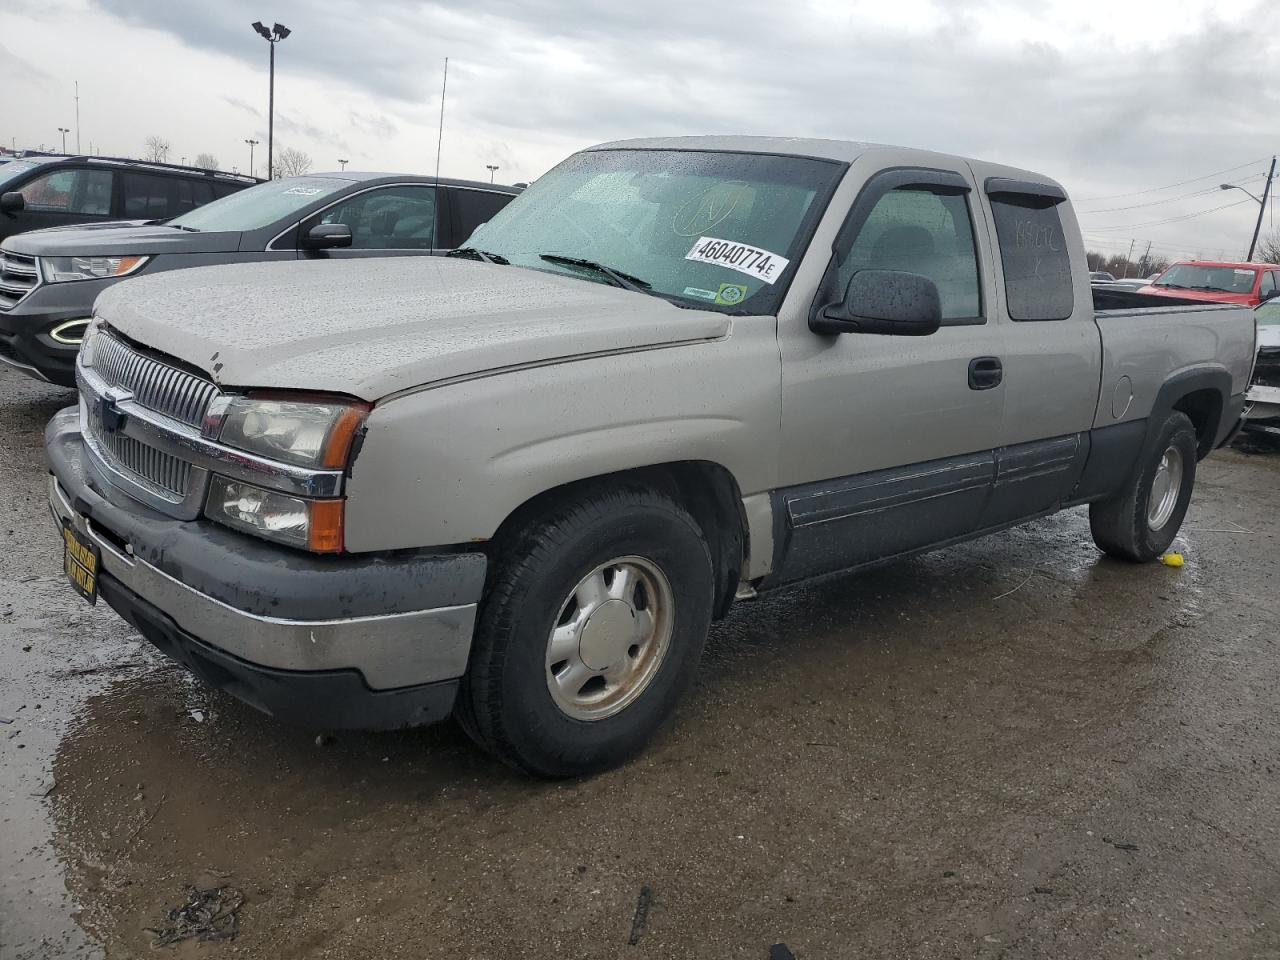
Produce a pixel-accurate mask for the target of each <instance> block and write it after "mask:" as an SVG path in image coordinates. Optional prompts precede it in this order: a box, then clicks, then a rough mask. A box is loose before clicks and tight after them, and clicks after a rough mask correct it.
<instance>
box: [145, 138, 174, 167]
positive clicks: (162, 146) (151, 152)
mask: <svg viewBox="0 0 1280 960" xmlns="http://www.w3.org/2000/svg"><path fill="white" fill-rule="evenodd" d="M146 144H147V155H146V158H145V159H147V160H150V161H151V162H153V163H162V162H164V160H165V159H166V158H167V157H168V156H169V141H168V140H166V139H165V138H164V137H158V136H156V135H155V134H154V133H153V134H152V135H151V136H149V137H147V139H146Z"/></svg>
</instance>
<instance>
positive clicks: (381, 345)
mask: <svg viewBox="0 0 1280 960" xmlns="http://www.w3.org/2000/svg"><path fill="white" fill-rule="evenodd" d="M94 312H95V314H96V315H98V316H100V317H101V318H102V319H103V320H105V321H106V322H107V323H109V324H110V325H111V326H112V327H114V328H115V329H116V330H118V331H120V332H121V333H123V334H124V335H125V336H126V337H129V338H130V339H132V340H134V341H136V342H138V343H140V344H143V345H145V346H148V347H152V348H154V349H156V350H160V351H162V352H164V353H167V354H170V355H171V356H174V357H176V358H178V359H180V360H183V361H185V362H186V363H189V364H191V365H192V366H194V367H196V368H198V369H200V370H203V371H205V372H206V373H207V374H208V375H209V376H210V377H212V378H213V379H214V380H215V381H216V382H218V383H220V384H223V385H225V386H232V387H267V388H278V389H299V390H324V391H333V392H336V393H345V394H350V395H352V396H355V397H359V398H361V399H364V400H371V401H372V400H378V399H380V398H382V397H385V396H387V395H388V394H392V393H395V392H397V391H400V390H405V389H410V388H413V387H419V386H424V385H427V384H432V383H438V382H440V381H444V380H451V379H455V378H459V377H467V376H472V375H476V374H481V373H486V372H490V371H494V370H500V369H503V368H508V367H520V366H528V365H536V364H541V363H548V362H553V361H556V360H561V359H565V358H569V357H578V356H585V355H591V354H599V353H610V352H617V351H628V350H638V349H644V348H649V347H659V346H665V345H669V344H676V343H682V342H688V341H696V340H708V339H715V338H718V337H722V336H725V335H726V334H727V333H728V331H729V326H730V320H729V318H728V317H727V316H725V315H724V314H721V313H717V312H714V311H708V310H696V309H693V310H688V309H682V308H680V307H677V306H675V305H674V304H672V303H670V302H669V301H666V300H662V299H660V298H658V297H650V296H647V295H645V294H642V293H636V292H633V291H629V290H623V289H620V288H617V287H610V286H606V285H604V284H600V283H594V282H592V281H588V280H580V279H577V278H575V277H570V276H565V275H559V274H553V273H548V272H543V271H539V270H529V269H526V268H523V267H515V266H509V267H504V266H499V265H497V264H488V263H481V262H478V261H474V260H463V259H455V258H443V257H387V258H373V259H357V260H327V261H303V262H297V261H293V262H276V263H248V264H235V265H228V266H216V267H200V268H195V269H190V270H177V271H172V272H165V273H160V274H155V275H153V276H150V277H147V276H143V277H139V278H137V279H135V280H129V281H126V282H125V283H121V284H117V285H116V286H114V287H110V288H108V289H107V290H106V291H104V292H103V294H102V295H101V296H100V297H99V298H98V301H97V303H96V305H95V308H94Z"/></svg>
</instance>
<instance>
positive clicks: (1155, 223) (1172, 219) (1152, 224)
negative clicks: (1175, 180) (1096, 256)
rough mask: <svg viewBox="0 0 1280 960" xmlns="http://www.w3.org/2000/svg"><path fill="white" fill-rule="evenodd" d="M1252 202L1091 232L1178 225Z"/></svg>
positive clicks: (1224, 205)
mask: <svg viewBox="0 0 1280 960" xmlns="http://www.w3.org/2000/svg"><path fill="white" fill-rule="evenodd" d="M1253 202H1254V201H1252V200H1250V199H1248V198H1247V197H1246V198H1245V199H1244V200H1237V201H1235V202H1234V203H1224V204H1223V205H1222V206H1220V207H1210V208H1209V209H1208V210H1198V211H1196V212H1195V213H1188V214H1184V215H1183V216H1180V217H1166V218H1165V219H1163V220H1148V221H1146V222H1145V223H1120V224H1116V225H1114V226H1110V227H1094V228H1093V231H1094V232H1095V233H1102V232H1106V233H1110V232H1111V231H1112V230H1136V229H1139V228H1145V227H1158V226H1160V225H1161V224H1165V223H1179V222H1181V221H1183V220H1194V219H1195V218H1196V217H1203V216H1205V215H1207V214H1210V213H1217V212H1218V211H1219V210H1226V209H1228V208H1230V207H1238V206H1240V204H1242V203H1253Z"/></svg>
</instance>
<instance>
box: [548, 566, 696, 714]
mask: <svg viewBox="0 0 1280 960" xmlns="http://www.w3.org/2000/svg"><path fill="white" fill-rule="evenodd" d="M674 610H675V600H674V598H673V596H672V593H671V583H670V582H669V581H668V580H667V577H666V575H665V574H664V573H663V572H662V571H661V570H659V569H658V568H657V566H655V565H654V564H652V563H650V562H649V561H648V560H646V559H644V558H643V557H619V558H618V559H616V560H610V561H609V562H608V563H602V564H601V565H600V566H598V567H596V568H595V569H594V570H592V571H591V572H590V573H589V574H587V575H586V576H585V577H583V578H582V580H581V581H579V583H578V585H577V586H576V587H574V588H573V591H572V592H571V593H570V594H569V596H568V597H566V598H565V600H564V602H563V603H562V604H561V605H560V613H559V614H558V616H557V617H556V622H555V625H554V626H553V627H552V629H551V635H550V637H548V639H547V658H546V660H547V666H546V669H547V689H548V690H550V691H551V697H552V699H553V700H554V701H555V703H556V706H557V707H559V708H560V709H561V710H562V711H563V712H564V713H565V714H567V715H568V716H570V717H573V718H574V719H575V720H603V719H604V718H605V717H611V716H613V715H614V714H616V713H618V712H619V711H621V710H624V709H625V708H626V707H628V706H629V705H630V704H632V703H633V702H635V700H636V698H637V697H639V696H640V694H642V693H644V691H645V690H646V689H647V688H648V686H649V684H650V683H651V682H652V681H653V678H654V677H655V676H657V673H658V669H659V668H660V667H661V666H662V661H663V659H664V658H665V657H666V654H667V649H668V648H669V647H670V646H671V623H672V616H673V614H674Z"/></svg>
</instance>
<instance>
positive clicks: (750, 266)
mask: <svg viewBox="0 0 1280 960" xmlns="http://www.w3.org/2000/svg"><path fill="white" fill-rule="evenodd" d="M684 258H685V259H686V260H696V261H698V262H699V263H713V264H715V265H716V266H718V267H728V268H729V269H730V270H736V271H738V273H745V274H746V275H747V276H748V277H755V278H756V279H757V280H763V281H764V282H765V283H773V282H774V281H775V280H777V279H778V277H780V276H782V271H783V270H785V269H787V264H788V263H790V262H791V261H790V260H788V259H787V258H786V257H780V256H778V255H777V254H776V253H771V252H770V251H768V250H761V249H760V248H759V247H753V246H751V244H749V243H734V242H733V241H731V240H720V239H717V238H716V237H699V238H698V242H697V243H695V244H694V245H693V249H691V250H690V251H689V252H688V253H686V254H685V255H684Z"/></svg>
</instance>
